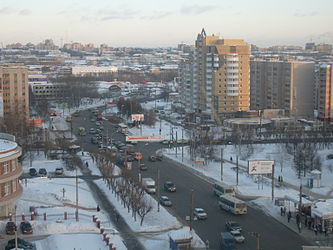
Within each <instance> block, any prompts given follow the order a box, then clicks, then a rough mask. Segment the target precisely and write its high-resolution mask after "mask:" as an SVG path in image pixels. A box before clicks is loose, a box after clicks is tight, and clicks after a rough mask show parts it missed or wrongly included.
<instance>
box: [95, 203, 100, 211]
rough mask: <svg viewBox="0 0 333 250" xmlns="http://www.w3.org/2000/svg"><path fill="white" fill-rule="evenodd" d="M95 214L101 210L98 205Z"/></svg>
mask: <svg viewBox="0 0 333 250" xmlns="http://www.w3.org/2000/svg"><path fill="white" fill-rule="evenodd" d="M96 210H97V212H99V211H101V209H100V208H99V205H98V204H97V208H96Z"/></svg>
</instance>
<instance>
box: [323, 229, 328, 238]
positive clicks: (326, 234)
mask: <svg viewBox="0 0 333 250" xmlns="http://www.w3.org/2000/svg"><path fill="white" fill-rule="evenodd" d="M324 233H325V236H328V230H327V227H325V229H324Z"/></svg>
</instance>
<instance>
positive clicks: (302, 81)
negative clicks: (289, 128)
mask: <svg viewBox="0 0 333 250" xmlns="http://www.w3.org/2000/svg"><path fill="white" fill-rule="evenodd" d="M314 83H315V79H314V63H313V62H299V61H279V60H275V59H274V60H265V59H254V60H252V61H251V105H250V107H251V109H252V110H263V109H284V110H285V113H286V115H289V116H293V117H296V118H307V119H312V118H313V114H314Z"/></svg>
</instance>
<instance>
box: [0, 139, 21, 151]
mask: <svg viewBox="0 0 333 250" xmlns="http://www.w3.org/2000/svg"><path fill="white" fill-rule="evenodd" d="M16 147H17V143H16V142H13V141H8V140H4V139H0V153H2V152H5V151H8V150H13V149H15V148H16Z"/></svg>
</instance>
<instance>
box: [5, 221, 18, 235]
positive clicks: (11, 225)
mask: <svg viewBox="0 0 333 250" xmlns="http://www.w3.org/2000/svg"><path fill="white" fill-rule="evenodd" d="M15 231H16V224H15V222H13V221H8V222H7V224H6V234H15Z"/></svg>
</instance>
